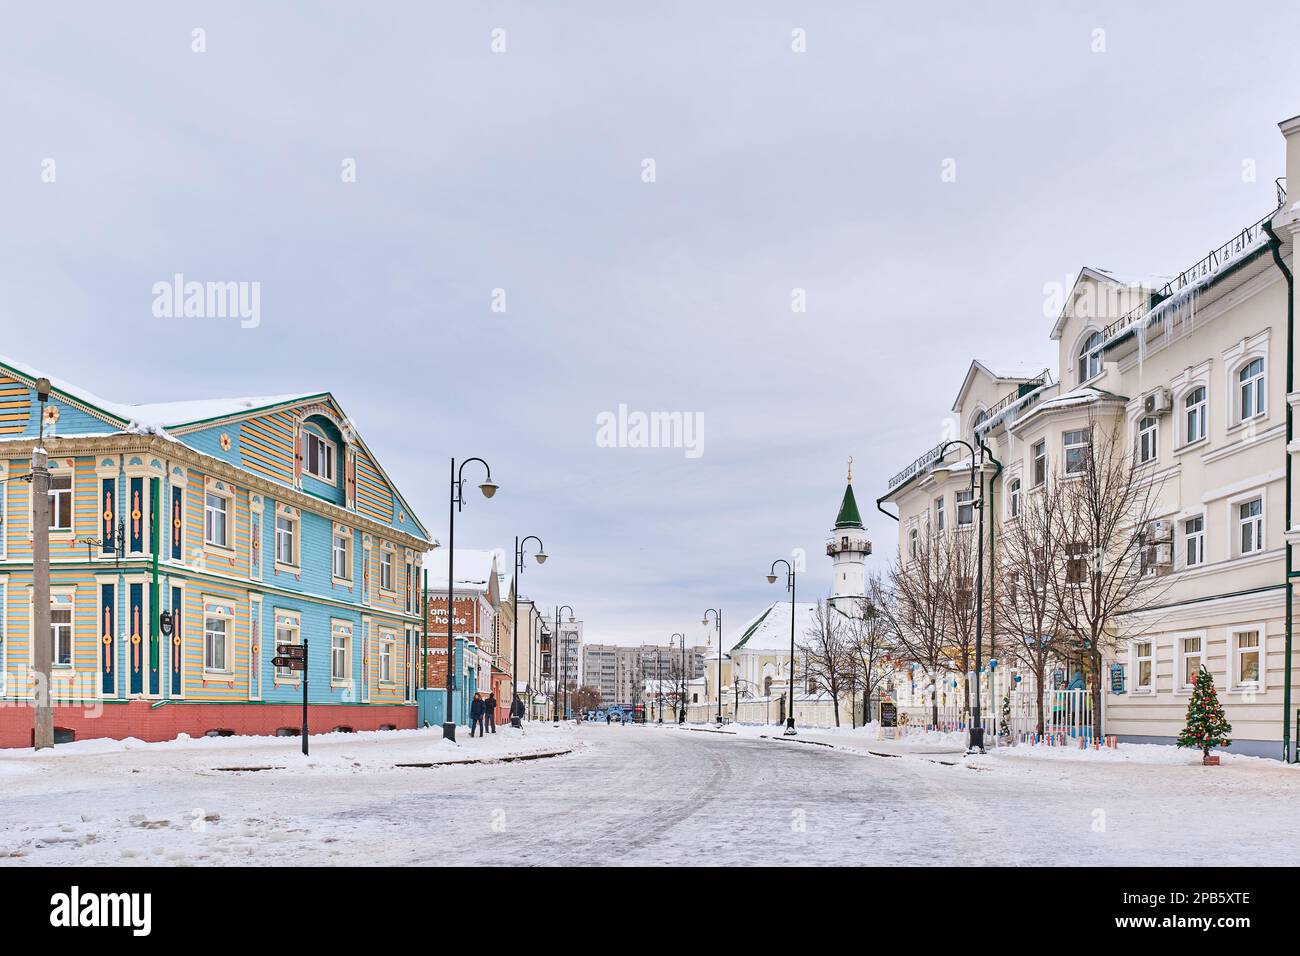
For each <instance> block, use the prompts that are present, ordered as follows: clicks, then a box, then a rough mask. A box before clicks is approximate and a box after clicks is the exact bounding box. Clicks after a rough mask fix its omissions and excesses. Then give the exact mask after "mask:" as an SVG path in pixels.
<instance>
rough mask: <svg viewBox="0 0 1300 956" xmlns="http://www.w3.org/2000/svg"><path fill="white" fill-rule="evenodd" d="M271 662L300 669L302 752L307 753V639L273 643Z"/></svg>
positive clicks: (290, 668)
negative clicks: (273, 649) (273, 652)
mask: <svg viewBox="0 0 1300 956" xmlns="http://www.w3.org/2000/svg"><path fill="white" fill-rule="evenodd" d="M275 655H276V656H275V657H273V658H271V663H272V664H274V665H275V666H276V667H282V668H287V669H289V670H291V671H302V752H303V753H304V754H306V753H307V639H306V638H303V641H302V643H301V644H277V645H275Z"/></svg>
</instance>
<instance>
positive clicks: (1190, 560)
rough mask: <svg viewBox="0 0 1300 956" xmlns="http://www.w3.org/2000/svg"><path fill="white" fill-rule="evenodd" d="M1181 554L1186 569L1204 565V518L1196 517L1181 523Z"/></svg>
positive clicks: (1201, 516)
mask: <svg viewBox="0 0 1300 956" xmlns="http://www.w3.org/2000/svg"><path fill="white" fill-rule="evenodd" d="M1183 544H1184V550H1183V554H1184V557H1185V559H1186V564H1187V567H1189V568H1194V567H1196V566H1197V565H1198V564H1204V563H1205V516H1204V515H1197V516H1196V517H1195V518H1188V519H1186V520H1185V521H1184V522H1183Z"/></svg>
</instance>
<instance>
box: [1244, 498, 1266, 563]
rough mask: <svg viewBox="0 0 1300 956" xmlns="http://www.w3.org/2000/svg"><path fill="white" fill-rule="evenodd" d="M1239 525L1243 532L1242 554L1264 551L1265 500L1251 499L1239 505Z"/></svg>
mask: <svg viewBox="0 0 1300 956" xmlns="http://www.w3.org/2000/svg"><path fill="white" fill-rule="evenodd" d="M1237 524H1238V526H1239V528H1240V531H1241V538H1240V540H1241V553H1242V554H1254V553H1255V552H1256V551H1263V550H1264V499H1263V498H1251V499H1250V500H1249V501H1243V502H1241V503H1239V504H1238V505H1237Z"/></svg>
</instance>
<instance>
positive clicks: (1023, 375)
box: [952, 359, 1043, 412]
mask: <svg viewBox="0 0 1300 956" xmlns="http://www.w3.org/2000/svg"><path fill="white" fill-rule="evenodd" d="M1042 371H1043V366H1041V365H1039V366H1038V367H1037V368H1033V369H1031V368H1030V367H1029V366H1027V365H1025V366H1020V365H1017V364H1014V363H1009V364H1008V365H1007V366H1005V367H1003V366H999V369H998V371H996V372H995V371H993V370H992V369H990V368H989V367H988V366H987V365H985V364H984V363H983V362H981V361H980V360H979V359H972V360H971V363H970V368H968V369H966V376H965V377H964V378H963V379H962V380H961V388H959V389H957V397H956V398H955V399H954V400H953V403H952V410H953V411H954V412H955V411H959V410H960V409H961V402H962V399H963V398H965V397H966V393H967V392H968V391H969V390H970V386H971V382H973V381H974V380H975V376H976V375H977V374H978V373H980V372H983V373H984V374H985V375H987V376H988V377H989V378H991V379H993V380H994V381H995V382H1028V381H1029V380H1030V379H1032V378H1035V377H1037V376H1038V375H1040V374H1042Z"/></svg>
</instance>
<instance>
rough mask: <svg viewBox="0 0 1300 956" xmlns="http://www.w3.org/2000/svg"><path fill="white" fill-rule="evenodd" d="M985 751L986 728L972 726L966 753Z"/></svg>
mask: <svg viewBox="0 0 1300 956" xmlns="http://www.w3.org/2000/svg"><path fill="white" fill-rule="evenodd" d="M984 752H985V750H984V728H983V727H972V728H971V729H970V743H969V744H967V746H966V753H967V754H982V753H984Z"/></svg>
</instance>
